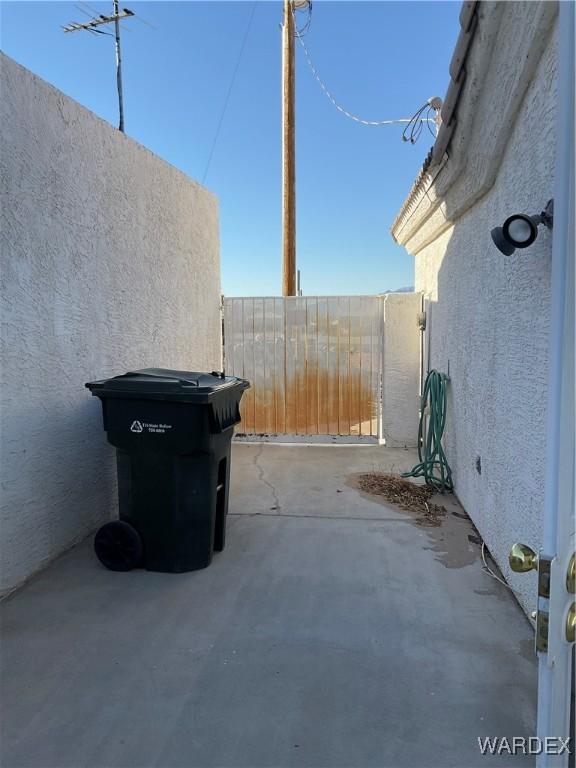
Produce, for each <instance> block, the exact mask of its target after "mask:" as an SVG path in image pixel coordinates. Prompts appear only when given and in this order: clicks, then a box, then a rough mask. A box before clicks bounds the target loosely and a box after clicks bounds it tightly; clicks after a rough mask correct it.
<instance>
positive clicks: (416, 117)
mask: <svg viewBox="0 0 576 768" xmlns="http://www.w3.org/2000/svg"><path fill="white" fill-rule="evenodd" d="M440 107H441V101H440V99H438V97H435V98H431V99H428V100H427V101H426V102H425V103H424V104H422V106H421V107H420V108H419V109H418V110H417V111H416V112H415V113H414V114H413V115H412V117H411V118H410V120H409V122H408V125H407V126H406V128H404V130H403V131H402V141H409V142H410V144H415V143H416V142H417V141H418V139H419V138H420V134H421V133H422V130H423V128H424V123H425V124H426V125H427V126H428V130H429V131H430V133H431V134H432V136H433V137H434V138H436V130H435V129H434V128H433V127H432V124H434V125H436V126H437V125H438V115H439V113H440ZM424 112H425V113H426V116H425V117H424V118H423V117H422V115H423V113H424Z"/></svg>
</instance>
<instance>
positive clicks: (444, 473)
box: [402, 370, 454, 493]
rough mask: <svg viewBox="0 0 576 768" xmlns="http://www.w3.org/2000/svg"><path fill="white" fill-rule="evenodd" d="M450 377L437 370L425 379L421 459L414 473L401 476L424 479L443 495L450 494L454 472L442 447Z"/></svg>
mask: <svg viewBox="0 0 576 768" xmlns="http://www.w3.org/2000/svg"><path fill="white" fill-rule="evenodd" d="M447 381H448V377H447V376H446V375H445V374H444V373H439V372H438V371H434V370H432V371H430V372H429V373H428V376H426V383H425V384H424V392H423V394H422V404H421V406H420V425H419V427H418V458H419V459H420V463H419V464H416V466H415V467H414V468H413V469H412V471H411V472H404V473H403V474H402V477H423V478H424V479H425V481H426V485H431V486H433V487H434V488H436V490H438V491H440V492H441V493H442V492H444V491H451V490H452V489H453V488H454V485H453V483H452V470H451V469H450V465H449V464H448V459H447V458H446V454H445V453H444V449H443V448H442V435H443V433H444V426H445V424H446V383H447ZM426 409H428V413H429V419H428V429H427V430H426V441H425V442H424V419H425V417H426Z"/></svg>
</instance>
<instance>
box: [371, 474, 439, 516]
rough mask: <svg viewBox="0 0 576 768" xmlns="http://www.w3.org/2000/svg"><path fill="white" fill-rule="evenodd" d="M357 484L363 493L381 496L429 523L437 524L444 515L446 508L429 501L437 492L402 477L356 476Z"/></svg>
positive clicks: (381, 475)
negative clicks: (420, 516)
mask: <svg viewBox="0 0 576 768" xmlns="http://www.w3.org/2000/svg"><path fill="white" fill-rule="evenodd" d="M357 483H358V488H359V489H360V490H361V491H364V493H371V494H373V495H374V496H382V498H383V499H385V500H386V501H387V502H389V503H390V504H394V505H395V506H397V507H399V508H400V509H404V510H406V511H407V512H415V513H416V514H418V515H422V516H423V517H424V518H426V520H427V521H429V522H431V523H439V522H440V518H441V517H442V516H443V515H445V514H446V507H444V506H443V505H441V504H435V503H433V502H432V501H430V499H431V498H432V496H434V495H435V494H436V493H437V491H436V489H435V488H432V487H431V486H429V485H417V484H416V483H412V482H410V480H405V479H404V478H403V477H398V476H397V475H385V474H381V473H379V472H369V473H366V474H362V475H358V476H357Z"/></svg>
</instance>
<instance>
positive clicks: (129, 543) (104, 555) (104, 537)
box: [94, 520, 143, 571]
mask: <svg viewBox="0 0 576 768" xmlns="http://www.w3.org/2000/svg"><path fill="white" fill-rule="evenodd" d="M94 552H96V557H97V558H98V560H100V562H101V563H102V565H105V566H106V568H108V569H109V570H111V571H131V570H132V569H133V568H138V567H139V566H140V565H142V554H143V550H142V539H141V538H140V534H139V533H138V531H137V530H136V529H135V528H133V527H132V526H131V525H129V523H125V522H124V521H123V520H113V521H112V522H110V523H106V524H105V525H103V526H102V527H101V528H100V529H99V530H98V532H97V533H96V536H95V537H94Z"/></svg>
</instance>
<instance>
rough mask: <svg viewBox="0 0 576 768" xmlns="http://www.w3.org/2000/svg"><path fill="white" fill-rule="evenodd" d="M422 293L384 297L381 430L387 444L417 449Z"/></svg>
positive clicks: (391, 294)
mask: <svg viewBox="0 0 576 768" xmlns="http://www.w3.org/2000/svg"><path fill="white" fill-rule="evenodd" d="M421 303H422V295H421V294H420V293H389V294H387V295H386V296H385V297H384V310H383V311H384V340H383V344H384V365H383V370H382V379H383V381H382V384H383V386H382V431H383V434H384V439H385V441H386V445H388V446H391V447H397V448H404V447H415V446H416V445H417V442H418V412H419V407H420V394H419V386H420V330H419V328H418V314H419V312H420V307H421Z"/></svg>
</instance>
